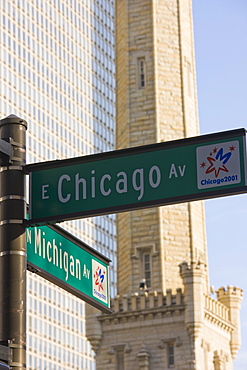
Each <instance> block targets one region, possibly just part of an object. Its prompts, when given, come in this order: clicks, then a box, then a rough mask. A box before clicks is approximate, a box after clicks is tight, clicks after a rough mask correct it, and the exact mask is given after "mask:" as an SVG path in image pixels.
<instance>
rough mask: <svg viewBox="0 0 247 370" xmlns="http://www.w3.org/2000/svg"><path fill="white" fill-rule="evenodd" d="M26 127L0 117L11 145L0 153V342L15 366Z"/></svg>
mask: <svg viewBox="0 0 247 370" xmlns="http://www.w3.org/2000/svg"><path fill="white" fill-rule="evenodd" d="M26 129H27V123H26V121H24V120H22V119H21V118H19V117H16V116H15V115H10V116H8V117H6V118H4V119H2V120H0V138H1V139H3V140H5V141H7V142H9V143H10V144H11V145H12V148H13V155H12V158H9V157H8V156H6V155H0V165H1V167H0V342H1V344H5V345H8V346H9V347H10V348H11V349H12V359H11V361H10V362H9V365H10V367H11V368H12V369H15V370H23V369H26V234H25V223H24V219H25V213H26V200H25V190H26V189H25V187H26V186H25V174H24V166H25V164H26Z"/></svg>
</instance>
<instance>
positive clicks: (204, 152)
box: [26, 129, 247, 225]
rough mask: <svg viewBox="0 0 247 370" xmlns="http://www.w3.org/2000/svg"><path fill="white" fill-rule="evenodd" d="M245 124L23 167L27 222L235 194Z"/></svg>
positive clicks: (241, 186) (242, 186)
mask: <svg viewBox="0 0 247 370" xmlns="http://www.w3.org/2000/svg"><path fill="white" fill-rule="evenodd" d="M245 159H246V149H245V129H237V130H232V131H226V132H222V133H216V134H209V135H204V136H198V137H192V138H188V139H181V140H175V141H168V142H164V143H158V144H152V145H146V146H141V147H136V148H131V149H124V150H117V151H113V152H107V153H102V154H95V155H90V156H85V157H79V158H72V159H66V160H61V161H51V162H43V163H38V164H32V165H28V166H26V170H27V172H28V173H30V221H29V224H31V225H35V224H45V223H49V222H50V223H53V222H54V223H55V222H60V221H64V220H69V219H76V218H81V217H89V216H95V215H101V214H107V213H115V212H123V211H128V210H134V209H140V208H147V207H154V206H162V205H168V204H175V203H181V202H188V201H194V200H200V199H208V198H213V197H220V196H224V195H232V194H239V193H243V192H246V191H247V186H246V162H245Z"/></svg>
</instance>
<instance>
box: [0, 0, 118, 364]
mask: <svg viewBox="0 0 247 370" xmlns="http://www.w3.org/2000/svg"><path fill="white" fill-rule="evenodd" d="M113 21H114V1H113V0H1V2H0V28H1V33H0V44H1V53H0V58H1V60H0V79H1V82H0V112H1V118H4V117H6V116H8V115H10V114H15V115H17V116H19V117H21V118H24V119H25V120H26V121H27V123H28V131H27V162H28V163H35V162H40V161H47V160H53V159H64V158H70V157H75V156H81V155H86V154H93V153H96V152H102V151H109V150H112V149H113V148H114V129H115V91H114V89H115V65H114V59H115V55H114V23H113ZM62 226H64V227H65V228H66V229H67V230H68V231H69V232H71V233H73V234H75V235H76V236H77V237H78V238H80V239H82V240H83V241H85V242H86V243H87V244H89V245H90V246H92V247H94V248H96V249H97V250H98V251H99V252H101V253H102V254H104V255H105V256H107V257H109V258H110V259H111V260H112V263H111V266H112V267H111V272H110V280H111V295H112V296H114V295H115V293H116V268H117V266H116V241H115V234H116V228H115V216H114V215H107V216H103V217H95V218H90V219H83V220H75V221H71V222H67V223H66V224H63V225H62ZM27 294H28V295H27V368H28V369H32V370H34V369H37V370H38V369H39V370H45V369H50V370H55V369H56V370H58V369H59V370H62V369H63V370H64V369H80V370H82V369H93V368H94V367H95V365H94V354H93V353H92V351H91V348H90V345H89V343H88V342H87V340H86V337H85V314H84V313H85V306H84V303H83V302H82V301H81V300H80V299H78V298H76V297H74V296H72V295H70V294H69V293H66V292H65V291H64V290H62V289H60V288H58V287H57V286H54V285H52V284H51V283H50V282H49V281H46V280H44V279H42V278H40V277H39V276H37V275H35V274H32V273H29V272H28V280H27Z"/></svg>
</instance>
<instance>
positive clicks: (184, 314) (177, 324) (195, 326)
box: [86, 262, 242, 370]
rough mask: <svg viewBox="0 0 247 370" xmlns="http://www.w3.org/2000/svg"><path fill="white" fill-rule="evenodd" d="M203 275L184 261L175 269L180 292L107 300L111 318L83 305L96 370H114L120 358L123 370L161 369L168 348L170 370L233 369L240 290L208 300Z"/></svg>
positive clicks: (145, 293) (200, 266) (200, 268)
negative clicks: (173, 362)
mask: <svg viewBox="0 0 247 370" xmlns="http://www.w3.org/2000/svg"><path fill="white" fill-rule="evenodd" d="M205 271H206V269H205V266H204V265H203V264H201V263H192V265H191V266H189V265H188V264H187V263H186V262H184V263H183V264H181V265H180V273H181V275H182V278H183V281H184V289H183V290H182V289H181V288H178V289H177V292H176V294H172V291H171V290H170V289H168V290H167V291H166V294H165V295H164V294H163V293H162V292H161V291H139V292H136V293H134V294H130V295H123V296H117V297H115V298H114V299H113V300H112V301H111V308H112V310H113V313H112V314H102V313H100V312H99V311H98V310H96V309H95V308H93V307H90V306H87V308H86V311H87V322H86V330H87V336H88V339H89V340H90V342H91V344H92V347H93V349H94V350H95V352H96V357H97V370H103V369H104V370H105V369H107V370H113V369H114V370H116V369H118V367H117V364H118V363H119V359H122V360H121V361H124V364H125V367H124V369H127V370H132V369H146V370H152V369H156V370H159V369H164V368H166V367H164V364H167V363H168V361H169V348H170V346H171V345H172V346H173V348H174V355H175V356H176V367H175V369H184V370H185V369H198V370H199V369H201V370H203V369H204V368H205V367H204V366H205V361H206V362H207V363H208V364H211V365H212V366H214V369H221V368H222V367H221V366H222V364H224V366H225V367H224V369H226V370H230V369H232V356H233V355H236V352H237V349H238V348H239V347H237V346H239V342H238V340H237V336H236V333H238V334H239V329H238V326H236V322H235V321H236V319H237V318H238V317H239V316H238V315H237V312H238V314H239V309H240V307H239V306H238V308H237V307H236V303H238V305H239V303H240V302H241V299H242V291H241V290H240V289H238V288H231V287H228V290H224V289H223V288H220V289H219V291H218V292H217V295H218V300H216V299H213V298H212V297H210V296H209V295H208V294H206V293H204V292H203V283H204V281H203V277H204V273H205ZM200 285H201V287H200ZM224 299H226V303H227V304H225V303H224V302H222V300H224ZM90 318H91V319H90ZM212 333H213V335H212ZM213 364H214V365H213ZM212 369H213V367H212Z"/></svg>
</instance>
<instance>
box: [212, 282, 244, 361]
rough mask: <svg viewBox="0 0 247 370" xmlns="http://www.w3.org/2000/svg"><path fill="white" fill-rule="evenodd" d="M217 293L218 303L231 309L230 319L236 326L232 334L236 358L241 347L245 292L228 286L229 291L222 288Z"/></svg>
mask: <svg viewBox="0 0 247 370" xmlns="http://www.w3.org/2000/svg"><path fill="white" fill-rule="evenodd" d="M216 293H217V297H218V301H219V302H221V303H223V304H224V305H225V306H226V307H228V308H229V310H230V311H229V319H230V321H231V322H232V324H233V325H234V326H235V329H234V330H233V331H232V334H231V352H232V357H233V358H236V356H237V352H238V350H239V348H240V347H241V332H240V308H241V302H242V299H243V291H242V290H241V289H240V288H236V287H232V286H228V287H227V289H225V288H223V287H221V288H220V289H219V290H217V292H216Z"/></svg>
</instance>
